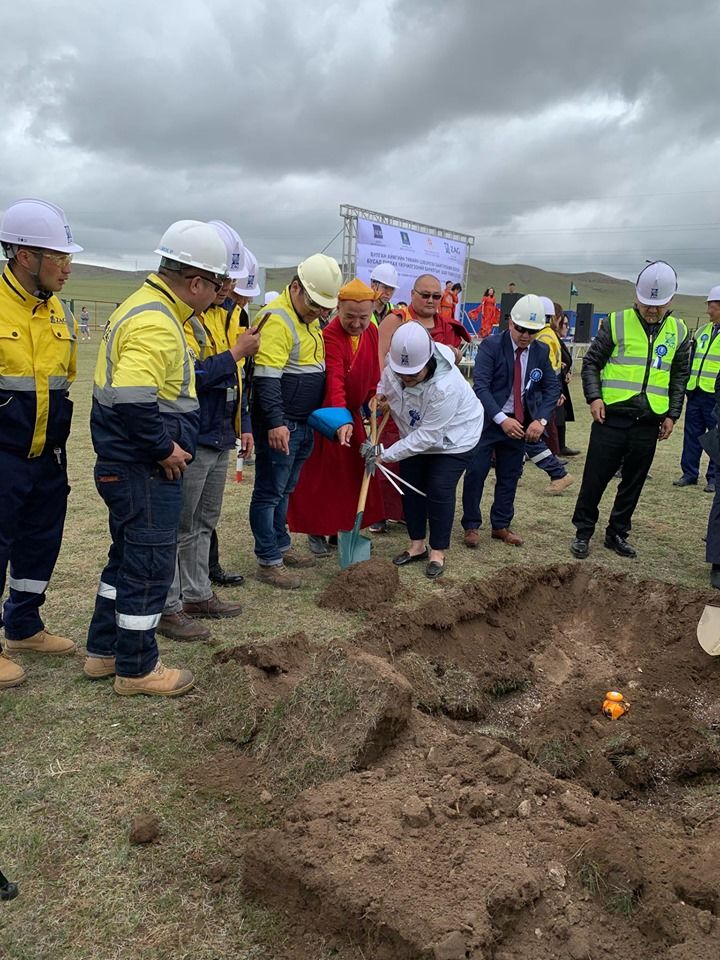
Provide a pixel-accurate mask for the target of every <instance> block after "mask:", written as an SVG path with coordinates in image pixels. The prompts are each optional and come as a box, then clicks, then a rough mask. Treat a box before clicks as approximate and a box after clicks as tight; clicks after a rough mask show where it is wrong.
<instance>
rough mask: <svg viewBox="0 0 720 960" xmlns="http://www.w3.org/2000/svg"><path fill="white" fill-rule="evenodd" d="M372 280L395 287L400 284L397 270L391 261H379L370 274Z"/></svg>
mask: <svg viewBox="0 0 720 960" xmlns="http://www.w3.org/2000/svg"><path fill="white" fill-rule="evenodd" d="M370 280H371V281H372V280H377V282H378V283H382V284H383V286H385V287H392V288H393V289H395V288H396V287H397V285H398V275H397V270H396V269H395V267H394V266H393V265H392V264H391V263H379V264H378V265H377V266H376V267H375V269H374V270H373V272H372V273H371V274H370Z"/></svg>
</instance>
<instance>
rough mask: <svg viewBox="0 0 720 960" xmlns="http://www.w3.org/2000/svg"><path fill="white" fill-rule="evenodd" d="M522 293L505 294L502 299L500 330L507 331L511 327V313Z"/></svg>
mask: <svg viewBox="0 0 720 960" xmlns="http://www.w3.org/2000/svg"><path fill="white" fill-rule="evenodd" d="M521 296H522V294H521V293H503V295H502V296H501V297H500V329H501V330H507V328H508V327H509V325H510V311H511V310H512V308H513V307H514V306H515V304H516V303H517V302H518V300H519V299H520V297H521Z"/></svg>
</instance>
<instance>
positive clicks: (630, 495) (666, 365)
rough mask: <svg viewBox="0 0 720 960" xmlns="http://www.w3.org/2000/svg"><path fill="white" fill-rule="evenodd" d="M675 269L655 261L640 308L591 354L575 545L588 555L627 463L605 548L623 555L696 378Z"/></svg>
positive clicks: (614, 320)
mask: <svg viewBox="0 0 720 960" xmlns="http://www.w3.org/2000/svg"><path fill="white" fill-rule="evenodd" d="M676 290H677V274H676V273H675V271H674V270H673V268H672V267H671V266H670V264H669V263H665V262H664V261H663V260H657V261H655V262H654V263H651V264H649V265H648V266H646V267H645V269H644V270H642V271H641V273H640V275H639V277H638V278H637V281H636V283H635V306H634V307H633V308H632V309H628V310H618V311H616V312H615V313H611V314H610V316H609V317H608V318H607V321H606V322H605V323H604V324H603V325H602V327H601V328H600V330H599V331H598V334H597V336H596V337H595V340H594V341H593V342H592V344H591V345H590V347H589V349H588V352H587V353H586V354H585V358H584V360H583V366H582V385H583V392H584V393H585V399H586V401H587V402H588V403H589V404H590V413H591V414H592V418H593V425H592V428H591V431H590V445H589V447H588V452H587V458H586V461H585V470H584V472H583V478H582V486H581V488H580V493H579V494H578V499H577V503H576V505H575V513H574V514H573V518H572V522H573V524H574V526H575V528H576V530H577V533H576V537H575V539H574V540H573V542H572V544H571V546H570V552H571V553H572V555H573V556H574V557H577V558H578V559H579V560H583V559H584V558H585V557H587V555H588V553H589V552H590V539H591V537H592V535H593V533H594V532H595V525H596V523H597V521H598V514H599V511H598V507H599V504H600V500H601V499H602V496H603V494H604V493H605V488H606V487H607V485H608V483H609V482H610V480H611V479H612V477H613V475H614V474H615V471H616V470H618V468H620V466H621V465H622V473H621V480H620V484H619V486H618V490H617V494H616V496H615V503H614V504H613V508H612V511H611V512H610V518H609V520H608V525H607V528H606V530H605V546H606V547H607V548H608V549H609V550H614V551H615V553H617V554H619V555H620V556H621V557H634V556H636V552H635V549H634V547H632V546H631V545H630V544H629V543H628V542H627V536H628V534H629V532H630V527H631V520H632V515H633V512H634V510H635V507H636V506H637V503H638V500H639V499H640V494H641V492H642V488H643V485H644V483H645V479H646V477H647V475H648V471H649V469H650V464H651V463H652V461H653V457H654V456H655V448H656V446H657V442H658V440H667V438H668V437H669V436H670V434H671V433H672V431H673V427H674V426H675V422H676V421H677V419H678V417H679V416H680V414H681V413H682V405H683V400H684V397H685V387H686V385H687V382H688V377H689V375H690V347H691V343H690V336H689V334H688V330H687V327H686V326H685V323H684V322H683V321H682V320H680V319H679V318H677V317H674V316H673V314H672V311H671V309H670V308H671V304H672V299H673V297H674V295H675V291H676Z"/></svg>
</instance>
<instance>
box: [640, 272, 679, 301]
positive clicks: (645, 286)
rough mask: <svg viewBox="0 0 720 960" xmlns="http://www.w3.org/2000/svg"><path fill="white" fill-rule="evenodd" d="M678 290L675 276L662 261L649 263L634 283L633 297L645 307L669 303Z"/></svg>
mask: <svg viewBox="0 0 720 960" xmlns="http://www.w3.org/2000/svg"><path fill="white" fill-rule="evenodd" d="M677 288H678V279H677V274H676V273H675V271H674V270H673V268H672V267H671V266H670V264H669V263H665V261H664V260H656V261H655V262H654V263H649V264H648V265H647V266H646V267H645V268H644V269H643V270H641V271H640V273H639V275H638V278H637V280H636V281H635V296H636V297H637V300H638V303H642V304H644V305H645V306H646V307H653V306H658V307H662V306H664V305H665V304H666V303H670V301H671V300H672V298H673V297H674V296H675V292H676V291H677Z"/></svg>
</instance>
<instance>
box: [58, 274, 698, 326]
mask: <svg viewBox="0 0 720 960" xmlns="http://www.w3.org/2000/svg"><path fill="white" fill-rule="evenodd" d="M293 273H294V270H293V269H292V268H277V267H271V268H269V269H268V271H267V280H266V286H267V289H269V290H281V289H282V288H283V286H285V284H287V283H289V281H290V279H291V278H292V275H293ZM145 276H146V273H145V272H133V271H126V270H112V269H110V268H108V267H94V266H90V265H88V264H82V263H77V264H74V266H73V273H72V277H71V278H70V280H69V281H68V283H67V286H66V287H65V292H64V296H65V298H68V299H71V300H73V301H74V306H75V308H76V312H79V311H80V307H81V306H82V305H83V304H84V303H85V302H87V305H88V308H89V310H90V313H91V316H92V317H93V320H94V321H95V322H96V323H98V324H99V323H104V322H105V320H106V319H107V316H108V314H109V313H110V312H111V311H112V309H113V307H114V305H115V303H117V302H119V301H120V300H123V299H124V298H125V297H126V296H127V295H128V294H129V293H132V291H133V290H135V289H136V288H137V286H138V285H139V283H141V282H142V280H143V279H144V277H145ZM511 280H512V281H514V282H515V283H516V284H517V289H518V290H519V291H521V292H522V293H538V294H542V295H543V296H546V297H550V298H551V299H552V300H557V301H558V303H560V304H562V306H563V307H565V308H567V306H568V293H569V290H570V282H571V281H572V282H573V283H574V284H575V286H576V287H577V289H578V292H579V296H578V297H577V298H575V297H574V298H573V308H574V307H575V304H576V303H578V301H579V302H581V303H585V302H589V303H592V304H594V306H595V311H596V312H597V313H606V312H608V311H609V310H614V309H616V308H618V307H622V306H626V305H628V304H630V303H632V300H633V284H632V283H630V281H628V280H619V279H617V278H616V277H609V276H605V275H604V274H602V273H578V274H569V273H553V272H551V271H548V270H540V269H539V268H538V267H530V266H527V265H526V264H494V263H484V262H483V261H482V260H471V261H470V271H469V274H468V289H467V295H466V300H467V301H473V300H479V299H480V297H481V296H482V294H483V291H484V290H485V288H486V287H489V286H492V287H494V288H495V292H496V294H497V295H498V298H499V296H500V294H501V293H502V291H503V290H506V289H507V285H508V283H509V282H510V281H511ZM99 301H107V303H105V304H101V303H100V302H99ZM675 307H676V313H678V314H679V315H680V316H681V317H685V318H686V319H687V320H688V322H689V324H690V326H691V327H693V328H694V327H695V326H696V325H697V321H698V320H699V319H700V320H702V319H703V318H704V317H705V299H704V297H691V296H686V295H684V294H678V296H677V297H676V298H675Z"/></svg>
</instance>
